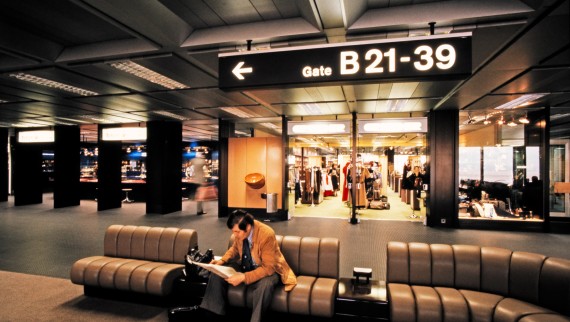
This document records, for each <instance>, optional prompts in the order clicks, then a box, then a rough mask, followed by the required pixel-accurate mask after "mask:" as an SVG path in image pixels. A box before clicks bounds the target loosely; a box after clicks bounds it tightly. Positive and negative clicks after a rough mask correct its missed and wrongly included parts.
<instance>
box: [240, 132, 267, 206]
mask: <svg viewBox="0 0 570 322" xmlns="http://www.w3.org/2000/svg"><path fill="white" fill-rule="evenodd" d="M246 140H247V152H246V153H247V154H246V155H247V165H246V169H247V170H246V174H249V173H256V172H257V173H261V174H263V175H264V176H265V186H264V187H262V188H261V189H252V188H251V187H249V186H248V185H245V186H246V189H245V191H246V207H247V208H265V206H266V204H265V199H262V198H261V194H262V193H264V192H266V191H267V159H266V157H267V139H266V138H247V139H246ZM242 179H243V177H242ZM242 181H243V180H242Z"/></svg>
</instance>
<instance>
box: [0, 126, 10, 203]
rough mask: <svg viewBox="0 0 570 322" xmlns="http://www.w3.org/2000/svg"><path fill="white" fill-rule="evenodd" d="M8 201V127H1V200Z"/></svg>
mask: <svg viewBox="0 0 570 322" xmlns="http://www.w3.org/2000/svg"><path fill="white" fill-rule="evenodd" d="M4 201H8V129H7V128H0V202H4Z"/></svg>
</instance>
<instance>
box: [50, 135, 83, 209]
mask: <svg viewBox="0 0 570 322" xmlns="http://www.w3.org/2000/svg"><path fill="white" fill-rule="evenodd" d="M54 131H55V143H54V190H53V206H54V208H62V207H68V206H79V203H80V194H79V192H80V187H79V172H80V165H79V163H80V160H79V149H80V142H79V140H80V131H79V126H56V127H55V128H54Z"/></svg>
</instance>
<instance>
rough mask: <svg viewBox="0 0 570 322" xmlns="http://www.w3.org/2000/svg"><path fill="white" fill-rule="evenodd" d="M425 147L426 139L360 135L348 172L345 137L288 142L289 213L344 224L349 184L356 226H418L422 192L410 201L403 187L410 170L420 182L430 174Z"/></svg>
mask: <svg viewBox="0 0 570 322" xmlns="http://www.w3.org/2000/svg"><path fill="white" fill-rule="evenodd" d="M425 146H426V135H425V133H397V134H394V133H392V134H362V135H359V136H358V140H357V147H356V149H357V161H356V165H355V167H353V166H352V162H351V153H352V149H351V135H350V134H348V135H346V134H343V135H297V136H290V139H289V155H288V159H287V160H288V167H289V182H288V185H287V186H288V188H289V211H290V212H291V213H292V216H297V217H321V218H346V219H349V218H350V217H351V211H352V208H351V206H352V204H351V203H352V199H353V198H352V196H351V190H350V189H349V187H351V185H352V184H353V183H354V184H356V185H357V188H356V196H355V198H354V200H355V205H356V208H357V216H358V219H359V220H360V219H363V220H403V221H422V220H423V219H424V218H425V202H424V201H425V192H424V193H423V195H422V194H421V192H417V194H416V192H414V194H413V198H412V194H410V195H409V196H408V194H407V193H406V194H404V193H403V192H404V191H405V190H406V189H404V190H403V189H402V186H403V182H405V181H407V180H403V178H407V175H408V173H410V174H411V173H412V171H411V169H413V167H414V166H418V167H419V169H420V171H421V174H422V176H423V175H424V174H425V173H426V171H428V172H429V169H427V164H426V161H427V159H426V148H425ZM353 174H354V177H353ZM353 178H354V180H353ZM407 179H409V178H407ZM422 198H423V199H422Z"/></svg>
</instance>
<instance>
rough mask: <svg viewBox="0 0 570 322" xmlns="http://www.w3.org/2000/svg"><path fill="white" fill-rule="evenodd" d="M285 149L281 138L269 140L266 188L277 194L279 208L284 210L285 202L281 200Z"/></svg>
mask: <svg viewBox="0 0 570 322" xmlns="http://www.w3.org/2000/svg"><path fill="white" fill-rule="evenodd" d="M282 151H283V147H282V144H281V138H280V137H273V138H267V156H266V159H267V175H266V176H265V177H266V179H267V180H266V185H265V186H266V188H267V192H271V193H273V192H277V193H278V194H279V195H278V196H277V200H278V201H277V208H279V209H283V205H282V204H283V201H282V198H281V194H282V193H283V191H281V189H282V186H283V184H282V182H283V171H281V169H282V168H283V155H282V154H283V152H282Z"/></svg>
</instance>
